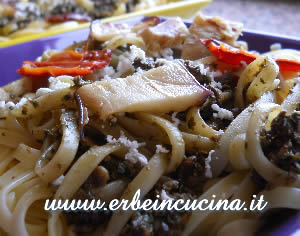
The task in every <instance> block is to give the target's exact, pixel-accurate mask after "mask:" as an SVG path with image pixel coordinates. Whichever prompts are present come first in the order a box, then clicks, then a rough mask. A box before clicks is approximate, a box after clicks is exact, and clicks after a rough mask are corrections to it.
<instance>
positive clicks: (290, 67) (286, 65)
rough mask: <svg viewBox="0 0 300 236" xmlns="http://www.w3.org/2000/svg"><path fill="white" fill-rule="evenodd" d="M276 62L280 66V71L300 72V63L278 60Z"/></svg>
mask: <svg viewBox="0 0 300 236" xmlns="http://www.w3.org/2000/svg"><path fill="white" fill-rule="evenodd" d="M275 61H276V63H277V64H278V66H279V68H280V70H282V71H293V72H300V62H299V61H293V60H289V59H276V60H275Z"/></svg>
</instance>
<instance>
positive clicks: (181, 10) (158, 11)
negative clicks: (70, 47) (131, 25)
mask: <svg viewBox="0 0 300 236" xmlns="http://www.w3.org/2000/svg"><path fill="white" fill-rule="evenodd" d="M211 1H212V0H183V1H179V2H173V3H169V4H166V5H161V6H158V7H154V8H152V9H147V10H142V11H137V12H132V13H127V14H123V15H120V16H112V17H107V18H105V19H103V20H101V21H102V22H103V23H108V22H113V21H119V20H123V19H127V18H130V17H135V16H142V15H144V16H154V15H156V16H180V17H182V18H192V17H193V15H194V14H195V13H196V12H197V11H199V10H200V9H201V8H202V7H204V6H205V5H207V4H209V3H210V2H211ZM89 25H90V23H83V24H80V25H78V26H76V27H70V25H69V26H68V25H66V26H65V27H64V26H58V27H57V28H55V29H52V30H48V31H45V32H42V33H35V34H29V35H26V36H23V37H20V38H15V39H11V40H5V39H4V38H3V37H0V48H3V47H8V46H12V45H15V44H19V43H24V42H28V41H31V40H35V39H38V38H42V37H47V36H51V35H54V34H60V33H65V32H68V31H73V30H78V29H83V28H86V27H89Z"/></svg>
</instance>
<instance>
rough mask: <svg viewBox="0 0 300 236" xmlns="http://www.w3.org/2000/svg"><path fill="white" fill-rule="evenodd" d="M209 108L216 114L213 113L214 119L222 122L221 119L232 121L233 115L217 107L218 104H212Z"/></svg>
mask: <svg viewBox="0 0 300 236" xmlns="http://www.w3.org/2000/svg"><path fill="white" fill-rule="evenodd" d="M211 108H212V109H213V110H214V111H217V113H213V117H214V118H219V119H221V120H223V119H226V120H233V114H232V112H231V111H229V110H226V109H224V108H221V107H219V106H218V104H212V105H211Z"/></svg>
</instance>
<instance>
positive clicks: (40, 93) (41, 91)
mask: <svg viewBox="0 0 300 236" xmlns="http://www.w3.org/2000/svg"><path fill="white" fill-rule="evenodd" d="M52 92H53V90H52V89H49V88H39V89H38V90H37V91H36V93H35V95H36V96H37V97H40V96H43V95H46V94H48V93H52Z"/></svg>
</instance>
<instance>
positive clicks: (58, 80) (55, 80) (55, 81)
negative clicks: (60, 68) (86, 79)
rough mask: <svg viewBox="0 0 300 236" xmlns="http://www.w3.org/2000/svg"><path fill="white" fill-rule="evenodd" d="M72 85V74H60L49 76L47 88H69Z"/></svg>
mask: <svg viewBox="0 0 300 236" xmlns="http://www.w3.org/2000/svg"><path fill="white" fill-rule="evenodd" d="M72 85H74V83H73V77H72V76H67V75H61V76H57V77H50V78H49V88H50V89H52V90H60V89H64V88H70V87H71V86H72Z"/></svg>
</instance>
